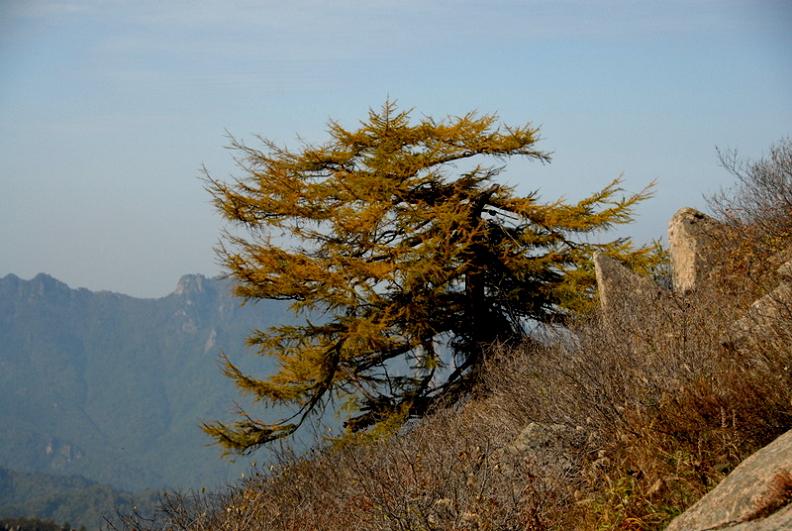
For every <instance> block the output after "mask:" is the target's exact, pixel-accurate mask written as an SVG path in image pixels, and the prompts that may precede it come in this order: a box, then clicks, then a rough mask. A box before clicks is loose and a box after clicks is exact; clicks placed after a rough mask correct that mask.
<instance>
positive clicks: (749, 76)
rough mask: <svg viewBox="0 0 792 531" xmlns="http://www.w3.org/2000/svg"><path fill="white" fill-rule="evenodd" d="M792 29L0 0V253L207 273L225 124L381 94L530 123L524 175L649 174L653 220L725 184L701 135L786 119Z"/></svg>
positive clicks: (577, 183) (534, 8)
mask: <svg viewBox="0 0 792 531" xmlns="http://www.w3.org/2000/svg"><path fill="white" fill-rule="evenodd" d="M791 51H792V2H790V1H789V0H785V1H771V0H768V1H759V0H755V1H730V0H712V1H706V0H702V1H693V0H690V1H685V2H683V1H673V0H671V1H669V0H663V1H657V2H652V1H627V0H624V1H592V0H575V1H563V0H546V1H544V0H543V1H540V0H534V1H522V2H520V1H497V0H488V1H463V0H460V1H431V0H420V1H418V0H392V1H384V0H383V1H378V0H371V1H363V0H360V1H357V2H352V1H343V0H342V1H339V0H334V1H324V2H320V1H312V2H308V1H289V2H283V1H279V2H269V1H267V2H264V1H261V2H254V1H229V0H225V1H201V0H191V1H177V0H169V1H167V2H161V1H146V0H134V1H133V0H130V1H120V0H119V1H113V0H104V1H103V0H86V1H70V0H63V1H46V0H41V1H37V0H19V1H16V0H0V277H1V276H4V275H5V274H7V273H15V274H17V275H19V276H21V277H23V278H29V277H31V276H33V275H35V274H36V273H37V272H40V271H44V272H47V273H50V274H52V275H54V276H56V277H57V278H59V279H61V280H63V281H65V282H67V283H68V284H70V285H72V286H74V287H78V286H82V287H87V288H91V289H109V290H113V291H120V292H124V293H129V294H133V295H138V296H161V295H165V294H166V293H168V292H170V291H171V290H172V289H173V288H174V286H175V284H176V281H177V279H178V277H179V276H180V275H181V274H183V273H190V272H197V273H204V274H210V275H211V274H216V273H218V272H219V271H220V267H219V266H218V265H217V261H216V258H215V256H214V253H213V251H212V247H213V245H214V244H215V243H216V241H217V237H218V234H219V230H220V227H221V224H220V222H219V217H218V216H217V215H216V214H215V212H214V211H213V209H212V207H211V205H210V203H209V197H208V195H207V193H206V192H205V191H204V190H203V185H202V183H201V181H200V180H199V169H200V167H201V165H202V164H206V166H207V167H208V168H209V170H210V171H211V172H212V173H213V175H215V176H217V177H228V176H230V175H232V174H234V168H233V164H232V160H231V153H230V152H229V151H227V150H225V149H224V146H225V145H226V143H227V139H226V137H225V131H226V130H228V131H229V132H231V133H233V134H234V135H235V136H238V137H240V138H242V139H244V140H248V141H253V140H254V138H253V137H254V135H255V134H262V135H264V136H267V137H270V138H272V139H274V140H276V141H278V142H279V143H286V144H292V145H293V144H294V141H295V136H296V135H297V134H300V135H302V136H303V137H305V138H306V139H307V140H309V141H322V140H323V139H324V138H325V129H326V127H325V126H326V122H327V119H328V118H330V117H333V118H337V119H339V120H340V121H341V122H342V123H344V124H347V125H350V126H354V125H355V123H356V122H357V120H359V119H361V118H364V117H365V114H366V112H367V109H368V108H369V107H372V106H373V107H377V106H379V105H380V104H381V103H382V102H383V100H384V99H385V98H386V97H387V96H390V97H391V98H394V99H397V100H398V101H399V103H400V104H401V105H402V106H404V107H413V108H415V109H416V112H417V113H423V114H427V115H432V116H435V117H440V116H446V115H449V114H450V115H458V114H462V113H465V112H467V111H469V110H473V109H478V110H479V111H482V112H497V113H499V114H500V116H501V118H502V119H503V121H504V122H506V123H524V122H528V121H530V122H532V123H534V124H536V125H540V126H541V128H542V136H543V138H544V140H543V141H542V143H541V147H542V148H544V149H546V150H548V151H552V152H553V153H554V157H553V162H552V164H550V165H549V166H541V165H538V164H530V163H523V164H513V165H511V166H510V169H509V171H508V172H507V177H508V179H509V182H513V183H519V190H521V191H529V190H533V189H540V190H541V191H542V195H543V197H545V198H548V199H553V198H556V197H557V196H561V195H564V196H566V197H568V198H570V199H574V198H578V197H581V196H582V195H584V194H585V193H587V192H590V191H593V190H594V189H596V188H599V187H601V186H602V185H604V184H605V183H606V182H608V181H609V180H610V179H611V178H613V177H615V176H618V175H620V174H622V175H623V176H624V179H625V182H626V186H627V188H629V189H630V190H632V191H637V190H639V189H640V188H642V187H643V185H644V184H646V183H648V182H649V181H650V180H652V179H656V180H657V183H658V185H657V195H656V197H655V199H653V200H652V201H651V202H649V203H647V204H646V205H645V206H643V207H642V208H641V209H640V211H639V220H638V222H637V223H636V224H635V225H634V226H632V227H631V228H630V229H629V230H628V231H627V233H628V234H632V235H634V236H635V237H636V238H637V239H639V240H648V239H651V238H653V237H656V236H661V235H662V234H663V233H664V231H665V225H666V221H667V219H668V218H669V217H670V215H671V214H672V213H673V212H674V210H676V209H677V208H679V207H682V206H695V207H702V206H703V205H704V202H703V200H702V195H703V194H708V193H712V192H715V191H717V190H718V189H719V188H720V187H721V186H726V185H729V184H731V182H732V181H731V179H730V178H729V176H728V175H727V174H726V173H725V172H724V171H723V170H722V169H720V167H719V166H718V162H717V157H716V153H715V146H719V147H722V148H736V149H738V150H739V151H740V153H742V154H743V155H745V156H746V157H748V158H756V157H759V156H761V155H763V154H764V153H765V152H766V150H767V148H768V147H769V145H770V144H771V143H772V142H774V141H776V140H778V139H780V138H781V137H783V136H785V135H790V134H792V52H791Z"/></svg>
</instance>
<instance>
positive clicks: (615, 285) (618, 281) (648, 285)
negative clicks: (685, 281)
mask: <svg viewBox="0 0 792 531" xmlns="http://www.w3.org/2000/svg"><path fill="white" fill-rule="evenodd" d="M594 271H595V274H596V275H597V288H598V289H599V297H600V303H601V304H602V310H603V313H604V314H605V317H606V318H607V317H608V316H609V315H611V316H612V315H618V313H619V312H620V310H627V311H628V313H629V314H632V313H634V312H635V310H636V309H639V308H641V307H645V306H647V305H650V306H651V305H654V304H657V303H658V302H661V304H662V303H663V302H664V301H667V300H668V299H669V297H670V293H668V292H667V291H666V290H665V289H663V288H661V287H660V286H658V285H657V284H656V283H655V282H654V281H652V279H650V278H647V277H642V276H640V275H637V274H635V273H633V272H632V271H630V270H629V269H627V268H626V267H624V266H623V265H622V264H621V263H620V262H618V261H616V260H614V259H613V258H611V257H610V256H608V255H605V254H602V253H595V254H594Z"/></svg>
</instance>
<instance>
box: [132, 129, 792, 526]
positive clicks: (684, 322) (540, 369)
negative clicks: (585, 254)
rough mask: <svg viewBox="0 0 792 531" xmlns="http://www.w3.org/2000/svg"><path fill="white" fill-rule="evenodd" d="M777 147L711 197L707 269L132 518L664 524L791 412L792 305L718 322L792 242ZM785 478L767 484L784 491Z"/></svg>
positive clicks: (784, 171) (790, 425)
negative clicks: (717, 227) (376, 424)
mask: <svg viewBox="0 0 792 531" xmlns="http://www.w3.org/2000/svg"><path fill="white" fill-rule="evenodd" d="M774 150H775V151H773V153H772V157H775V158H774V159H773V160H774V161H775V162H773V164H770V163H768V162H767V161H762V162H761V163H757V164H754V165H753V166H747V167H745V168H743V169H742V170H741V171H742V172H743V173H741V175H742V177H741V186H740V187H739V189H738V190H737V191H736V192H734V195H733V196H732V197H729V196H728V195H727V194H722V195H720V196H718V197H717V198H716V200H715V202H714V203H713V206H714V208H713V210H714V211H715V212H716V213H717V214H719V218H720V220H721V221H724V222H725V223H726V227H725V228H724V230H723V231H722V233H721V234H720V235H719V236H718V242H719V244H720V246H721V252H720V253H719V256H720V257H721V259H720V260H719V263H718V264H717V266H716V267H714V268H713V270H714V271H716V273H717V274H716V275H714V276H713V277H712V278H711V281H710V282H708V283H707V284H706V285H705V286H704V287H702V288H701V289H698V290H696V291H695V292H693V293H689V294H686V295H675V294H672V293H670V292H669V293H668V294H667V295H668V296H667V297H663V298H662V299H658V300H657V301H655V302H654V303H653V304H648V305H642V306H640V307H637V308H632V309H631V308H629V307H622V308H621V309H620V310H619V311H618V312H615V313H612V314H610V315H609V316H608V318H607V319H603V317H602V316H601V315H593V316H589V317H587V318H585V319H581V320H579V321H578V322H577V323H575V324H573V325H572V326H571V327H569V328H566V329H564V330H562V331H556V332H552V331H547V333H546V335H545V336H544V337H541V338H535V339H533V340H531V341H530V342H528V343H526V344H525V345H524V346H523V347H521V348H517V349H508V350H506V349H501V350H497V349H496V350H495V351H494V352H493V355H492V356H491V357H490V360H491V361H490V362H489V365H488V367H487V368H486V370H485V371H484V375H483V378H482V381H481V382H480V384H479V387H480V392H479V393H478V396H477V397H476V398H475V399H471V400H468V401H467V402H465V403H463V404H458V405H456V406H455V407H453V408H449V409H445V410H441V411H437V412H436V413H434V414H433V415H431V416H429V417H427V418H425V419H423V420H422V421H421V422H419V423H416V424H415V425H412V426H410V427H407V428H403V429H401V430H400V431H399V432H398V433H397V434H395V435H390V436H383V437H380V438H377V439H376V440H372V439H371V438H369V439H366V440H365V441H364V440H362V439H360V440H359V441H358V440H356V439H351V440H347V441H346V442H345V443H343V444H330V445H327V446H326V447H325V448H323V449H320V450H319V449H318V450H315V451H314V452H312V453H311V454H309V455H308V456H304V457H302V458H297V457H294V456H289V455H288V453H281V459H280V462H279V464H278V465H276V466H274V467H273V468H272V469H271V470H267V471H260V472H258V473H257V474H256V475H254V476H253V477H251V478H249V479H247V480H246V481H244V482H243V483H242V484H240V485H238V486H237V487H234V488H233V489H231V490H229V491H228V492H227V493H226V494H225V496H224V497H223V498H221V499H219V500H216V501H211V500H208V498H206V497H201V496H198V497H194V499H192V500H188V499H174V498H171V503H170V504H168V505H165V506H164V507H163V512H162V514H161V515H160V518H159V519H158V520H157V521H156V522H149V523H146V522H143V521H142V520H140V519H138V520H136V521H135V520H134V519H133V520H130V521H129V522H128V523H129V525H130V526H135V527H138V528H145V527H165V528H173V529H195V530H203V529H229V530H231V529H234V530H237V529H239V530H242V529H251V530H253V529H289V530H298V529H338V530H341V529H372V530H375V529H383V530H384V529H388V530H390V529H398V530H431V529H482V530H483V529H492V530H495V529H499V530H508V529H563V530H566V529H660V528H662V527H664V526H665V525H667V524H668V522H669V521H670V520H671V519H672V518H673V517H674V516H676V515H678V514H680V513H681V512H682V511H684V510H685V509H686V508H687V507H689V506H690V505H691V504H693V503H694V502H695V501H696V500H698V499H699V498H700V497H701V496H702V495H703V494H705V493H706V492H707V491H709V490H710V489H712V488H713V487H714V486H715V485H716V484H717V483H718V482H719V481H720V480H721V479H722V478H724V477H725V476H726V475H727V474H728V473H729V472H730V471H731V470H732V469H733V468H734V467H735V466H737V465H738V464H739V463H740V462H741V461H742V460H743V459H744V458H745V457H747V456H748V455H750V454H751V453H753V452H754V451H756V450H757V449H759V448H761V447H762V446H764V445H766V444H768V443H769V442H771V441H772V440H773V439H775V438H776V437H778V436H779V435H781V434H782V433H784V432H786V431H788V430H789V429H792V308H789V307H788V305H787V306H783V308H782V310H781V311H780V312H778V313H777V315H776V316H775V321H774V322H772V323H769V324H768V323H767V322H763V323H762V325H761V328H759V325H758V324H757V326H756V329H754V330H753V332H754V336H753V337H752V339H750V340H748V341H741V342H734V341H730V340H729V337H730V332H731V331H732V330H733V327H734V326H735V325H734V323H735V321H736V320H737V319H739V318H741V317H743V316H744V315H745V312H746V309H747V308H748V307H749V306H750V304H751V302H753V301H754V300H755V299H756V298H757V297H759V296H762V295H765V294H767V293H770V292H771V291H772V290H773V289H774V288H775V287H776V286H777V285H778V283H779V282H780V281H781V280H782V279H781V278H780V276H779V274H778V273H777V272H776V270H777V268H778V266H779V265H781V263H782V260H784V261H785V260H788V259H790V258H792V257H786V258H784V257H785V256H786V255H784V254H783V251H784V250H785V249H788V248H789V246H790V245H791V244H792V238H790V232H789V227H790V226H792V223H790V220H792V201H790V198H791V197H792V174H790V169H792V157H790V154H792V143H790V142H789V141H787V142H785V143H782V144H780V145H779V146H777V147H776V148H774ZM784 157H786V158H784ZM779 161H780V162H779ZM779 164H782V165H783V168H777V167H776V166H778V165H779ZM735 167H736V166H733V168H735ZM771 170H772V171H771ZM768 172H769V176H768ZM777 187H782V188H783V187H786V188H783V189H782V190H780V191H779V190H777ZM776 192H778V193H776ZM738 210H739V212H738ZM738 214H739V215H738ZM784 216H785V217H784ZM779 253H780V254H779ZM757 333H761V335H759V336H757V335H756V334H757ZM787 480H788V478H783V481H781V480H779V481H780V483H779V499H780V498H783V499H784V500H786V499H787V498H788V495H789V482H788V481H787ZM774 503H775V502H774Z"/></svg>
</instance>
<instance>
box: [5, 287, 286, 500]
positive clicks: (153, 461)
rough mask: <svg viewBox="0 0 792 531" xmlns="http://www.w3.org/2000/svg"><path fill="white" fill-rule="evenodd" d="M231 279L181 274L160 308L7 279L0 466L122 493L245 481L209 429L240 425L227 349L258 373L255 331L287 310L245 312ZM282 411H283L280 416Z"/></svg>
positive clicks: (251, 308)
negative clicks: (222, 422) (252, 343)
mask: <svg viewBox="0 0 792 531" xmlns="http://www.w3.org/2000/svg"><path fill="white" fill-rule="evenodd" d="M230 290H231V284H230V282H229V281H227V280H221V279H216V278H215V279H211V278H205V277H203V276H201V275H187V276H184V277H182V278H181V279H180V280H179V282H178V285H177V287H176V290H175V291H174V292H173V293H171V294H170V295H168V296H166V297H162V298H158V299H138V298H133V297H128V296H125V295H120V294H117V293H110V292H98V293H95V292H91V291H89V290H86V289H71V288H69V287H68V286H67V285H65V284H63V283H62V282H59V281H58V280H56V279H54V278H52V277H50V276H48V275H45V274H39V275H37V276H36V277H35V278H33V279H32V280H22V279H20V278H18V277H16V276H14V275H8V276H6V277H4V278H2V279H0V389H2V391H1V392H0V426H2V427H3V429H2V430H0V466H6V467H9V468H12V469H15V470H21V471H27V472H37V473H47V474H60V475H70V474H79V475H81V476H84V477H85V478H88V479H90V480H93V481H98V482H100V483H106V484H110V485H113V486H115V487H118V488H123V489H129V490H138V489H144V488H158V487H176V488H190V487H196V488H197V487H201V486H206V487H208V488H212V487H214V486H216V485H218V484H220V483H222V482H225V481H227V480H232V479H235V478H237V477H239V474H240V473H241V472H242V471H243V470H244V469H245V467H246V462H245V460H237V462H236V463H233V464H232V463H229V462H228V461H227V460H221V459H220V451H219V450H218V448H217V447H214V446H211V447H210V446H209V442H210V441H209V439H208V438H207V437H205V436H204V435H203V433H202V432H201V431H200V429H199V423H200V421H201V420H214V419H223V418H232V411H231V409H232V406H233V403H234V401H238V400H239V399H240V395H239V392H238V391H237V389H236V388H235V387H234V386H233V383H232V382H230V381H229V380H228V379H227V378H226V377H224V376H223V375H222V373H221V370H220V369H219V364H218V363H217V357H218V354H219V353H220V352H221V351H224V352H226V353H228V354H229V355H231V357H232V358H233V359H235V361H239V362H240V363H241V364H242V366H243V367H244V366H247V367H250V368H255V370H257V371H258V373H259V374H261V373H262V372H266V371H267V370H268V368H271V366H270V365H267V364H268V363H271V362H270V360H268V359H262V358H259V357H257V356H253V355H251V353H250V349H248V348H247V347H245V346H244V338H245V337H246V336H247V335H248V334H249V333H250V332H251V330H252V329H254V328H256V327H258V328H265V327H267V326H269V325H271V324H274V323H276V322H284V321H285V320H287V315H288V312H287V309H286V306H285V305H284V304H283V303H278V302H274V301H267V302H264V303H258V304H248V305H245V306H240V301H239V300H238V299H236V298H235V297H233V296H232V294H231V291H230ZM275 413H276V414H277V412H275Z"/></svg>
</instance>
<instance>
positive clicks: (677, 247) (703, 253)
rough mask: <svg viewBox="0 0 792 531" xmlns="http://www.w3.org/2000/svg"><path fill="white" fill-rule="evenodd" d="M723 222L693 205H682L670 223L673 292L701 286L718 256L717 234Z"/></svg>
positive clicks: (669, 238) (681, 291) (690, 289)
mask: <svg viewBox="0 0 792 531" xmlns="http://www.w3.org/2000/svg"><path fill="white" fill-rule="evenodd" d="M719 229H720V223H718V222H717V221H716V220H714V219H713V218H711V217H709V216H707V215H706V214H702V213H701V212H699V211H698V210H694V209H692V208H682V209H680V210H678V211H677V212H676V214H674V216H673V217H672V218H671V221H670V222H669V224H668V243H669V244H670V246H671V268H672V270H673V281H674V291H675V292H677V293H686V292H690V291H693V290H695V289H697V288H698V287H700V285H701V283H702V281H703V280H704V279H706V278H707V276H708V275H709V273H710V271H711V269H712V265H713V264H712V262H713V260H714V258H715V257H716V255H717V249H716V248H715V246H714V236H715V235H716V234H717V232H718V230H719Z"/></svg>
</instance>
